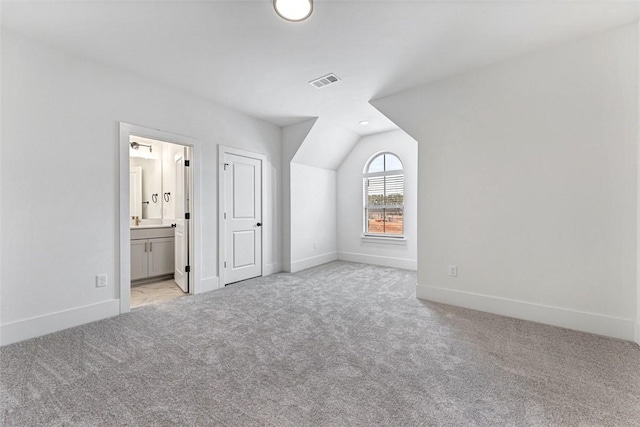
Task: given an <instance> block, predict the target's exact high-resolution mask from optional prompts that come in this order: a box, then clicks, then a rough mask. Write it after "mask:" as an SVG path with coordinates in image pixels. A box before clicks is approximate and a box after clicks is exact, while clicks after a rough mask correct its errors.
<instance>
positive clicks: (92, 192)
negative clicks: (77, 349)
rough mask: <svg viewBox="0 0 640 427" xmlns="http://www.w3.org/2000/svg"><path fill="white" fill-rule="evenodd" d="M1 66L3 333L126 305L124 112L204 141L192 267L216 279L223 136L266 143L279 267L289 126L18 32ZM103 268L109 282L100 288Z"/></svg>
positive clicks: (5, 336)
mask: <svg viewBox="0 0 640 427" xmlns="http://www.w3.org/2000/svg"><path fill="white" fill-rule="evenodd" d="M2 65H3V69H2V104H3V105H5V106H6V105H10V106H11V108H4V109H3V110H2V125H3V126H2V147H1V159H2V165H1V174H2V175H1V178H2V179H1V181H2V183H3V187H2V191H3V192H2V211H1V224H2V233H3V234H2V242H1V251H2V254H3V258H2V265H1V272H0V278H1V279H0V280H1V282H2V289H1V291H0V292H1V293H0V296H1V308H2V317H1V319H0V322H1V323H2V340H3V343H6V342H10V341H15V340H18V339H22V338H25V337H27V336H33V335H37V334H39V333H43V331H44V332H47V331H49V330H51V329H56V328H57V329H59V328H63V327H67V326H70V325H72V324H76V323H79V322H84V321H89V320H95V319H97V318H101V317H106V316H109V315H114V314H116V313H117V306H118V304H117V299H118V298H119V289H118V285H119V284H118V283H117V278H118V257H119V255H118V233H119V229H118V215H119V206H118V204H119V202H118V200H119V183H118V176H119V172H118V168H119V154H118V153H119V151H118V150H119V142H118V141H119V122H120V121H124V122H128V123H133V124H137V125H141V126H145V127H149V128H154V129H161V130H164V131H167V132H172V133H176V134H181V135H186V136H189V137H192V138H195V139H197V140H198V142H199V144H200V146H199V152H200V154H201V165H202V168H201V173H200V178H201V183H202V186H201V194H199V195H196V197H200V198H201V207H202V218H200V219H199V220H200V221H201V227H200V230H201V235H200V236H198V237H199V240H200V242H201V248H200V249H201V252H202V263H201V265H199V266H198V265H196V266H195V268H197V269H200V270H199V276H200V277H201V278H202V280H203V282H204V281H207V282H208V283H209V284H211V282H215V281H216V280H217V276H218V272H217V259H218V251H217V151H218V150H217V145H218V144H223V145H228V146H233V147H237V148H241V149H244V150H247V151H252V152H257V153H262V154H264V155H265V156H266V157H267V163H268V164H267V183H266V186H267V195H268V196H267V200H265V218H264V220H265V223H267V224H271V226H270V227H265V229H266V230H272V231H271V232H267V234H266V235H265V238H264V245H265V246H266V248H267V249H266V254H267V256H266V260H265V263H266V264H267V265H268V266H269V268H270V270H271V271H279V265H280V252H281V241H280V235H281V231H280V213H279V210H280V206H281V204H280V198H279V197H280V192H279V188H280V159H281V146H280V138H281V130H280V128H278V127H276V126H273V125H271V124H267V123H265V122H262V121H260V120H256V119H252V118H249V117H247V116H245V115H243V114H240V113H236V112H233V111H231V110H229V109H226V108H224V107H222V106H219V105H217V104H214V103H211V102H208V101H205V100H203V99H200V98H198V97H195V96H192V95H188V94H185V93H182V92H180V91H176V90H173V89H171V88H168V87H165V86H161V85H158V84H155V83H153V82H150V81H148V80H145V79H142V78H140V77H137V76H135V75H131V74H128V73H124V72H120V71H117V70H114V69H111V68H107V67H104V66H101V65H99V64H96V63H93V62H90V61H88V60H84V59H82V58H79V57H76V56H72V55H68V54H66V53H65V52H62V51H60V50H57V49H53V48H49V47H46V46H44V45H41V44H38V43H35V42H32V41H29V40H27V39H24V38H22V37H21V36H19V35H16V34H13V33H7V32H4V33H3V34H2ZM8 159H11V160H10V161H8ZM25 167H28V169H25ZM43 212H46V215H43V214H42V213H43ZM101 273H106V274H108V286H107V287H105V288H96V287H95V286H94V283H95V276H96V275H97V274H101ZM208 287H210V286H208ZM114 310H116V311H115V312H114ZM56 313H57V314H56ZM56 319H57V320H56ZM43 325H44V326H43ZM47 328H49V329H47Z"/></svg>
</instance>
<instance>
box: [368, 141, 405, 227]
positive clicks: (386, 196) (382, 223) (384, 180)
mask: <svg viewBox="0 0 640 427" xmlns="http://www.w3.org/2000/svg"><path fill="white" fill-rule="evenodd" d="M364 204H365V206H364V232H365V234H368V235H382V236H390V237H391V236H395V237H399V236H402V235H403V234H404V171H403V169H402V162H400V159H399V158H398V157H397V156H396V155H395V154H392V153H383V154H379V155H377V156H375V157H374V158H372V159H371V160H370V161H369V162H368V163H367V168H366V172H365V174H364Z"/></svg>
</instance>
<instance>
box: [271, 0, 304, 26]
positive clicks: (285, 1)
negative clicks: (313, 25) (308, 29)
mask: <svg viewBox="0 0 640 427" xmlns="http://www.w3.org/2000/svg"><path fill="white" fill-rule="evenodd" d="M273 8H274V9H275V10H276V13H277V14H278V16H280V17H281V18H282V19H286V20H287V21H291V22H300V21H304V20H305V19H307V18H308V17H309V16H311V12H313V0H273Z"/></svg>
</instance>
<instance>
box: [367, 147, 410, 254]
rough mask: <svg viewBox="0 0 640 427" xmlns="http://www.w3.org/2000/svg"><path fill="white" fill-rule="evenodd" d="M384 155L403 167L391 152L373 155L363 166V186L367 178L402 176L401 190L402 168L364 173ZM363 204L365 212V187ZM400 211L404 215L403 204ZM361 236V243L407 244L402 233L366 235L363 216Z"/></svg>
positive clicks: (384, 206) (386, 206) (389, 206)
mask: <svg viewBox="0 0 640 427" xmlns="http://www.w3.org/2000/svg"><path fill="white" fill-rule="evenodd" d="M384 154H391V155H393V156H395V157H396V158H397V159H398V160H400V163H401V164H402V165H403V166H404V163H402V160H401V159H400V156H398V155H397V154H396V153H394V152H392V151H381V152H379V153H376V154H374V155H373V156H371V157H370V158H369V160H368V161H367V163H366V164H365V167H364V170H365V172H364V173H363V174H362V178H363V185H366V184H364V180H366V179H369V178H373V177H377V176H389V175H394V174H395V175H400V174H401V175H402V179H403V184H402V186H403V189H404V175H405V173H404V167H403V168H402V169H393V170H388V171H386V170H385V171H379V172H366V171H367V170H368V169H369V166H370V165H371V162H372V161H373V160H375V159H376V158H378V157H379V156H382V155H384ZM362 196H363V204H364V211H363V212H366V209H367V192H366V190H365V187H363V193H362ZM379 207H382V208H394V207H397V205H381V206H379ZM402 211H403V213H404V203H403V204H402ZM362 230H363V232H362V236H361V241H362V242H367V243H387V244H393V245H406V244H407V239H406V237H405V235H404V233H402V234H375V233H367V218H366V216H363V218H362ZM402 231H404V225H403V227H402Z"/></svg>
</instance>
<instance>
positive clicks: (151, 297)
mask: <svg viewBox="0 0 640 427" xmlns="http://www.w3.org/2000/svg"><path fill="white" fill-rule="evenodd" d="M185 295H189V294H186V293H184V292H182V289H180V287H179V286H178V285H176V282H175V281H174V280H173V279H169V280H163V281H161V282H154V283H146V284H144V285H137V286H133V287H131V308H137V307H142V306H143V305H147V304H154V303H158V302H165V301H171V300H173V299H176V298H180V297H183V296H185Z"/></svg>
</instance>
